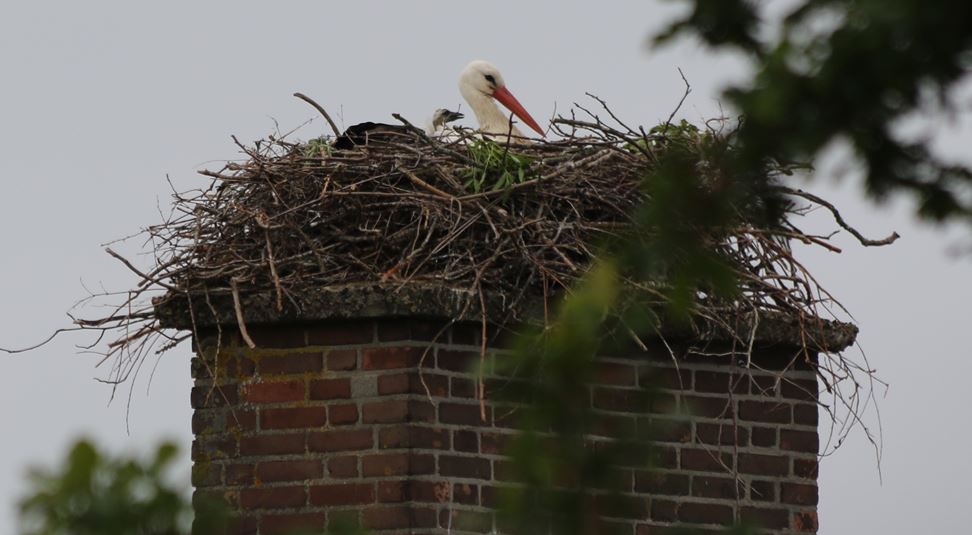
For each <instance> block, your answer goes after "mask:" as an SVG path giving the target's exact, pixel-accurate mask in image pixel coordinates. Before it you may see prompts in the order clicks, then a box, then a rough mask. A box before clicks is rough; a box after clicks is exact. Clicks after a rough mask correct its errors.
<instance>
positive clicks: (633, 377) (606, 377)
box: [594, 361, 638, 386]
mask: <svg viewBox="0 0 972 535" xmlns="http://www.w3.org/2000/svg"><path fill="white" fill-rule="evenodd" d="M596 367H597V368H596V370H595V372H594V382H595V383H597V384H602V385H619V386H634V385H635V384H637V382H638V373H637V370H636V368H635V367H634V366H630V365H628V364H619V363H616V362H603V361H598V362H597V363H596Z"/></svg>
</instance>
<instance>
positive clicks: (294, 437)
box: [240, 433, 304, 455]
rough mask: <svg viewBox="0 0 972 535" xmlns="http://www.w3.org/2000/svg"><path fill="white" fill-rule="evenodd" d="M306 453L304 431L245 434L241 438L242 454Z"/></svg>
mask: <svg viewBox="0 0 972 535" xmlns="http://www.w3.org/2000/svg"><path fill="white" fill-rule="evenodd" d="M286 453H304V434H303V433H283V434H273V435H256V436H245V437H242V438H241V439H240V455H276V454H286Z"/></svg>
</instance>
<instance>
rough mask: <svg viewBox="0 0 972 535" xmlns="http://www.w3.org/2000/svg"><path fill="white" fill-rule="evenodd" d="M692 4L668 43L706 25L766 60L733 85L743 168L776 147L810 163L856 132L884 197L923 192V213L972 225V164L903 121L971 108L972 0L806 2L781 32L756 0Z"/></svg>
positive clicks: (664, 36) (665, 36) (706, 37)
mask: <svg viewBox="0 0 972 535" xmlns="http://www.w3.org/2000/svg"><path fill="white" fill-rule="evenodd" d="M684 2H686V3H688V4H689V7H690V10H689V11H690V12H689V14H688V15H687V16H686V17H685V18H683V19H682V20H680V21H677V22H675V23H674V24H672V25H671V26H670V27H669V28H668V29H667V30H666V31H664V32H662V33H661V34H659V35H658V36H656V38H655V42H656V43H664V42H666V41H668V40H670V39H671V38H673V37H674V36H677V35H682V34H691V35H696V36H698V37H699V38H701V39H702V40H703V41H704V42H706V43H708V44H709V45H711V46H714V47H719V48H726V49H734V50H740V51H743V52H744V53H746V54H747V55H748V56H749V57H750V58H751V59H752V61H753V63H754V66H755V75H754V76H753V77H752V78H751V79H750V80H747V81H745V82H743V83H741V84H739V85H737V86H735V87H730V88H729V89H728V90H727V91H726V93H725V97H726V99H727V100H728V101H729V102H730V103H732V104H733V105H734V107H735V108H736V110H737V111H738V112H739V113H740V115H742V116H743V117H745V120H744V122H743V124H742V126H741V128H740V130H739V133H738V138H739V147H740V149H741V157H740V159H739V166H740V169H746V168H747V167H748V166H751V165H754V164H756V163H758V162H759V161H760V160H761V159H763V158H765V157H766V156H768V155H772V156H774V157H780V158H783V159H784V160H791V161H810V160H812V159H813V158H814V157H815V156H817V155H818V154H820V153H821V152H822V151H823V150H824V149H826V148H827V147H828V146H829V145H830V144H831V143H833V142H848V143H849V144H850V146H851V147H852V148H853V151H854V159H855V161H856V163H858V164H860V165H861V167H862V168H863V170H864V186H865V189H866V191H867V192H868V193H869V194H870V195H871V196H872V197H874V198H876V199H882V198H884V197H885V196H886V195H887V194H889V193H892V192H897V191H906V192H911V193H912V194H913V196H914V197H915V198H916V201H917V203H918V214H919V215H920V216H922V217H925V218H930V219H933V220H939V221H940V220H946V219H954V220H964V221H966V222H969V223H972V170H970V169H969V167H968V166H967V165H963V164H960V163H954V162H949V161H946V160H945V159H944V158H942V157H941V156H938V155H936V154H935V153H934V151H933V150H932V146H931V141H930V140H929V139H927V138H925V137H921V138H908V139H905V138H904V137H903V136H902V135H900V133H899V132H897V131H896V130H897V128H898V126H899V125H900V124H901V122H902V121H903V120H905V119H907V118H912V117H915V116H916V115H920V114H924V113H927V112H928V111H930V110H936V109H940V110H941V111H944V113H945V114H949V115H952V114H956V113H958V112H960V111H962V110H961V108H958V107H957V105H956V104H955V103H952V102H950V101H949V90H951V89H953V88H955V87H957V85H958V84H959V83H960V82H961V81H962V80H963V79H965V78H966V77H967V75H968V73H969V71H970V68H972V2H967V1H956V0H803V1H800V2H796V3H795V5H794V7H793V8H792V9H791V11H790V12H789V13H788V14H787V15H786V16H785V18H784V19H783V25H782V29H781V32H780V33H779V34H776V33H775V32H772V33H771V32H766V31H765V28H764V20H763V17H762V14H761V12H760V9H759V8H758V7H757V5H756V3H755V2H753V1H751V0H684ZM767 34H769V35H772V37H771V38H769V39H764V38H762V36H763V35H767Z"/></svg>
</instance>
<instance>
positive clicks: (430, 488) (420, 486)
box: [405, 481, 452, 503]
mask: <svg viewBox="0 0 972 535" xmlns="http://www.w3.org/2000/svg"><path fill="white" fill-rule="evenodd" d="M450 488H451V487H450V485H449V482H448V481H409V482H408V485H407V486H406V488H405V495H406V496H407V497H408V499H409V500H412V501H415V502H423V503H447V502H449V501H450V500H451V499H452V495H451V494H450Z"/></svg>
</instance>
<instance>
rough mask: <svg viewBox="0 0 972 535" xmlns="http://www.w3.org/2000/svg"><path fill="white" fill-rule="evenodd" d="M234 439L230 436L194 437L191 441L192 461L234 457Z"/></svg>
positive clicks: (235, 444) (235, 445)
mask: <svg viewBox="0 0 972 535" xmlns="http://www.w3.org/2000/svg"><path fill="white" fill-rule="evenodd" d="M236 448H237V443H236V437H235V436H232V435H225V434H220V435H209V436H201V437H196V439H195V440H193V441H192V455H191V456H192V460H194V461H200V460H206V461H212V460H214V459H228V458H231V457H235V456H236V451H237V449H236Z"/></svg>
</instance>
